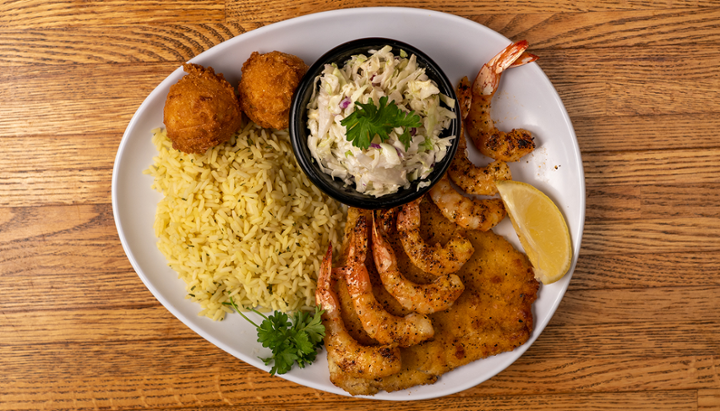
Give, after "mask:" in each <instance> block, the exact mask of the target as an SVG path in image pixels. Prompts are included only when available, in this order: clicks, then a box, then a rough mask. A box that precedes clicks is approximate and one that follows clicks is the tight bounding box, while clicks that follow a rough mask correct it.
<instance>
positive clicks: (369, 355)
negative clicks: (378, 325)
mask: <svg viewBox="0 0 720 411" xmlns="http://www.w3.org/2000/svg"><path fill="white" fill-rule="evenodd" d="M334 280H335V278H334V277H333V276H332V245H329V246H328V251H327V253H326V254H325V258H324V259H323V262H322V265H321V266H320V274H319V275H318V283H317V289H316V291H315V301H316V302H317V304H318V305H319V306H320V307H321V308H322V309H323V310H325V312H324V313H323V315H322V319H323V324H325V327H326V330H327V332H326V334H325V348H327V351H328V361H330V362H331V363H334V364H335V365H337V366H338V367H339V368H340V369H341V370H342V371H344V372H345V373H347V374H350V375H352V376H356V377H362V378H383V377H387V376H389V375H392V374H395V373H397V372H400V370H401V368H402V362H401V359H400V349H399V348H398V347H392V346H388V345H381V346H372V347H371V346H365V345H360V344H359V343H358V342H357V341H355V339H354V338H352V337H351V336H350V334H348V332H347V329H346V328H345V324H344V323H343V320H342V316H341V315H340V303H339V301H338V297H337V294H335V291H334V290H333V281H334Z"/></svg>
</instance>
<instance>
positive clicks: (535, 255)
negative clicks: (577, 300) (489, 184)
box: [497, 180, 572, 284]
mask: <svg viewBox="0 0 720 411" xmlns="http://www.w3.org/2000/svg"><path fill="white" fill-rule="evenodd" d="M497 189H498V191H499V192H500V197H502V200H503V202H504V203H505V209H506V210H507V212H508V215H509V216H510V221H512V225H513V227H515V231H516V232H517V235H518V238H519V239H520V244H522V246H523V248H524V249H525V253H526V254H527V256H528V258H529V259H530V262H531V263H532V265H533V270H534V272H535V278H536V279H537V280H538V281H540V282H542V283H543V284H552V283H554V282H555V281H557V280H559V279H561V278H562V277H563V276H564V275H565V274H566V273H567V272H568V270H569V269H570V264H572V240H571V239H570V231H568V227H567V224H566V222H565V218H564V217H563V215H562V213H561V212H560V210H559V209H558V208H557V206H556V205H555V203H554V202H553V201H552V200H551V199H550V198H548V196H546V195H545V194H544V193H543V192H542V191H540V190H538V189H537V188H535V187H533V186H531V185H530V184H527V183H523V182H520V181H511V180H507V181H498V182H497Z"/></svg>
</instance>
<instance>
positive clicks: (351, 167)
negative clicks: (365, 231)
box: [307, 46, 455, 197]
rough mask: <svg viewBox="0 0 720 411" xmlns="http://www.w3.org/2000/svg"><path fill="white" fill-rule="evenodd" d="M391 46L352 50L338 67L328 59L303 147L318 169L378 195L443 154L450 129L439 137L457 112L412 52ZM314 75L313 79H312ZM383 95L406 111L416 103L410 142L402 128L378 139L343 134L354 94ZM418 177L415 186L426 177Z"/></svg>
mask: <svg viewBox="0 0 720 411" xmlns="http://www.w3.org/2000/svg"><path fill="white" fill-rule="evenodd" d="M406 57H407V53H405V52H404V51H403V50H401V51H400V56H395V55H394V54H393V53H392V47H391V46H385V47H383V48H382V49H380V50H371V51H370V56H369V57H368V56H365V55H363V54H359V55H355V56H352V57H351V58H350V59H349V60H348V61H347V62H346V63H345V65H344V66H343V67H342V68H339V67H337V65H335V64H326V65H325V68H324V70H323V72H322V74H321V75H320V76H318V79H319V82H320V84H319V86H318V87H317V88H316V89H315V90H313V95H312V96H311V98H310V102H309V103H308V128H309V130H310V136H309V137H308V141H307V143H308V148H309V149H310V152H311V153H312V155H313V157H314V158H315V161H316V162H317V163H318V165H319V167H320V169H321V170H322V171H323V172H324V173H327V174H329V175H331V176H333V177H337V178H339V179H341V180H343V181H344V182H345V184H347V185H353V184H354V185H355V188H356V190H357V191H359V192H361V193H365V194H368V195H372V196H375V197H381V196H383V195H387V194H392V193H395V192H397V191H398V190H399V189H400V188H401V187H402V188H409V187H410V185H411V183H412V182H413V181H415V180H425V179H426V178H427V177H428V176H429V175H430V173H431V172H432V170H433V167H434V166H435V163H437V162H439V161H441V160H442V159H443V158H444V157H445V154H446V152H447V148H448V146H450V145H451V143H452V139H453V138H454V137H452V136H451V137H444V138H440V134H441V132H442V130H443V129H445V128H448V127H449V126H450V122H451V121H452V120H453V119H454V118H455V113H453V111H452V110H449V109H447V108H445V107H443V106H442V105H441V104H440V103H441V102H442V103H444V104H445V105H446V106H448V107H450V108H452V107H453V106H454V105H455V100H453V99H452V98H450V97H449V96H446V95H444V94H441V93H440V90H439V89H438V87H437V84H435V82H434V81H432V80H431V79H429V78H428V77H427V75H426V74H425V69H424V68H421V67H418V64H417V61H416V60H417V58H416V56H415V55H414V54H413V55H411V56H410V57H409V58H406ZM318 79H316V82H317V81H318ZM385 96H387V97H388V102H390V101H393V102H395V104H396V105H397V106H398V108H400V110H403V111H405V112H410V111H414V112H415V114H417V115H419V116H420V118H421V119H422V124H423V125H422V126H421V127H418V128H416V129H413V130H411V134H412V136H413V137H412V142H411V144H410V147H409V148H408V149H407V150H405V146H404V145H403V143H402V142H401V141H400V140H399V139H398V135H400V134H402V132H403V130H402V129H401V128H398V129H395V130H394V131H393V132H392V133H390V139H389V140H386V141H384V142H381V141H380V139H379V138H378V137H377V136H376V137H375V138H374V139H373V141H372V143H373V144H371V145H370V147H369V148H368V149H366V150H363V149H360V148H358V147H355V146H353V145H352V143H351V142H349V141H347V138H346V131H345V127H344V126H343V125H341V124H340V121H342V119H344V118H345V117H347V116H349V115H350V114H351V113H353V112H354V111H355V110H356V105H355V102H356V101H359V102H360V103H363V104H367V103H368V101H370V100H371V99H372V101H373V102H374V103H375V105H378V104H379V101H380V98H381V97H385ZM429 184H430V183H429V181H420V182H419V184H418V188H420V187H424V186H427V185H429Z"/></svg>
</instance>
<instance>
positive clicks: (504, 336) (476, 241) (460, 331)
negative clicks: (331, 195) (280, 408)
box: [330, 199, 539, 395]
mask: <svg viewBox="0 0 720 411" xmlns="http://www.w3.org/2000/svg"><path fill="white" fill-rule="evenodd" d="M369 213H370V212H369V211H365V210H358V209H350V210H349V212H348V223H347V225H346V227H353V226H354V224H353V223H354V221H355V219H357V218H358V216H359V215H367V216H369V215H370V214H369ZM421 213H422V222H423V224H422V228H421V236H422V238H424V239H425V240H426V241H428V242H430V243H432V242H436V241H439V242H441V243H445V242H447V241H448V240H449V239H450V238H451V237H452V236H453V235H454V234H456V233H458V232H460V233H462V234H463V235H465V236H466V237H467V238H468V239H469V240H470V242H471V243H472V245H473V247H475V253H474V254H473V256H472V257H471V258H470V260H469V261H468V262H467V263H466V264H465V265H463V267H462V268H461V269H460V271H458V272H457V273H456V274H457V275H458V276H459V277H460V278H461V279H462V281H463V284H464V285H465V291H464V292H463V293H462V295H460V297H459V298H458V299H457V300H456V301H455V303H454V304H453V306H452V307H451V308H450V309H449V310H448V311H444V312H437V313H434V314H430V315H429V317H430V319H431V320H432V323H433V327H434V328H435V338H434V339H433V340H430V341H426V342H424V343H422V344H419V345H414V346H412V347H408V348H402V349H401V357H402V364H403V370H402V371H401V372H399V373H397V374H393V375H391V376H389V377H385V378H382V379H362V378H352V377H349V376H347V375H345V374H343V373H342V371H340V370H339V369H338V368H337V367H334V366H333V364H330V379H331V381H332V382H333V383H334V384H335V385H336V386H338V387H340V388H343V389H344V390H346V391H347V392H349V393H350V394H352V395H372V394H375V393H377V392H379V391H381V390H385V391H388V392H391V391H397V390H402V389H406V388H410V387H413V386H416V385H423V384H432V383H434V382H435V381H437V379H438V378H439V377H440V376H441V375H442V374H444V373H446V372H448V371H450V370H452V369H454V368H457V367H460V366H462V365H465V364H468V363H470V362H472V361H475V360H478V359H482V358H486V357H489V356H492V355H496V354H500V353H502V352H505V351H512V350H513V349H515V348H517V347H519V346H520V345H522V344H524V343H525V342H526V341H527V340H528V339H529V338H530V335H531V334H532V330H533V315H532V304H533V302H534V301H535V300H536V299H537V291H538V287H539V284H538V282H537V281H536V280H535V277H534V275H533V271H532V267H531V265H530V261H529V260H528V259H527V257H526V256H525V255H524V254H523V253H521V252H519V251H517V250H516V249H515V248H514V247H513V246H512V245H511V244H510V243H508V242H507V241H506V240H505V239H504V238H502V237H501V236H499V235H496V234H495V233H493V232H492V231H488V232H479V231H475V230H467V231H466V230H463V229H461V228H460V227H459V226H457V225H455V224H454V223H452V222H450V221H448V220H447V219H446V218H445V217H443V216H442V214H441V213H440V210H439V209H438V208H437V207H436V206H435V205H434V204H433V203H432V202H431V201H428V199H425V200H423V201H422V203H421ZM388 240H389V241H390V242H391V244H392V247H393V249H394V251H395V254H396V255H397V259H398V266H399V268H400V270H401V271H402V272H403V273H404V274H405V275H406V276H407V277H408V278H409V279H411V280H412V281H415V282H418V283H422V282H431V281H432V280H433V279H434V278H435V277H434V276H432V275H429V274H426V273H423V272H422V271H420V270H419V269H418V268H417V267H415V266H414V265H413V264H412V263H411V262H410V260H409V258H408V257H407V255H406V254H405V252H404V249H403V247H402V244H400V241H399V239H398V236H397V233H396V232H394V230H391V232H390V234H389V235H388ZM343 258H344V257H343V256H342V255H341V257H340V259H341V263H342V259H343ZM372 260H373V259H372V258H368V259H367V260H366V262H369V263H368V271H369V272H370V276H371V281H372V282H373V292H374V293H375V295H376V298H377V300H378V301H380V302H381V303H382V304H383V305H384V306H385V308H386V309H387V310H388V311H389V312H391V313H393V314H395V315H405V314H407V313H408V311H406V310H405V309H403V308H402V307H401V306H400V304H399V303H398V302H397V301H395V300H394V299H393V298H392V296H390V295H389V294H388V293H387V292H386V291H385V290H384V288H383V286H382V283H381V282H380V280H379V277H378V274H377V271H376V270H375V267H374V264H372ZM337 291H338V296H339V299H340V304H341V307H342V309H341V311H342V317H343V320H344V321H345V323H346V326H347V329H348V332H349V333H350V334H351V335H352V336H353V337H354V338H355V339H357V340H358V341H360V342H362V343H363V344H376V342H374V341H373V340H372V339H371V338H370V337H368V336H367V334H365V332H364V331H363V328H362V326H361V324H360V321H359V319H358V318H357V315H356V314H355V312H354V310H353V308H352V307H353V305H352V301H351V300H350V296H349V294H348V292H347V286H346V284H345V283H344V282H343V281H338V282H337Z"/></svg>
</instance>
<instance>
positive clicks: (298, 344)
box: [223, 297, 325, 375]
mask: <svg viewBox="0 0 720 411" xmlns="http://www.w3.org/2000/svg"><path fill="white" fill-rule="evenodd" d="M223 304H225V305H230V306H232V307H233V308H234V309H235V311H237V312H238V314H240V315H241V316H242V317H243V318H244V319H246V320H247V321H248V322H250V324H252V325H254V326H255V328H257V333H258V342H259V343H262V346H263V347H265V348H270V349H271V350H272V356H271V357H268V358H262V357H259V358H260V359H261V360H263V362H264V363H265V365H270V364H272V369H271V370H270V374H271V375H275V374H285V373H286V372H288V371H290V369H291V368H292V366H293V364H294V363H295V362H297V364H298V366H299V367H300V368H305V365H307V364H310V363H312V362H313V361H315V357H316V356H317V350H318V348H320V346H321V345H322V342H323V337H324V336H325V326H323V324H322V320H321V318H320V316H321V315H322V313H323V312H324V311H323V310H321V309H320V307H317V306H316V307H315V313H314V314H312V313H308V312H303V311H296V312H295V313H294V314H293V317H292V322H291V321H290V320H289V318H288V315H287V314H285V313H283V312H279V311H278V312H275V313H274V314H271V315H270V316H269V317H268V316H265V315H264V314H263V313H261V312H258V311H257V310H255V309H251V311H253V312H255V313H257V314H259V315H260V316H261V317H263V318H264V320H263V322H262V323H261V324H260V325H259V326H258V325H257V324H255V323H254V322H252V321H251V320H250V319H249V318H247V317H246V316H245V314H243V313H242V312H241V311H240V310H239V309H238V306H237V305H236V304H235V301H233V299H232V297H230V302H229V303H223Z"/></svg>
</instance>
